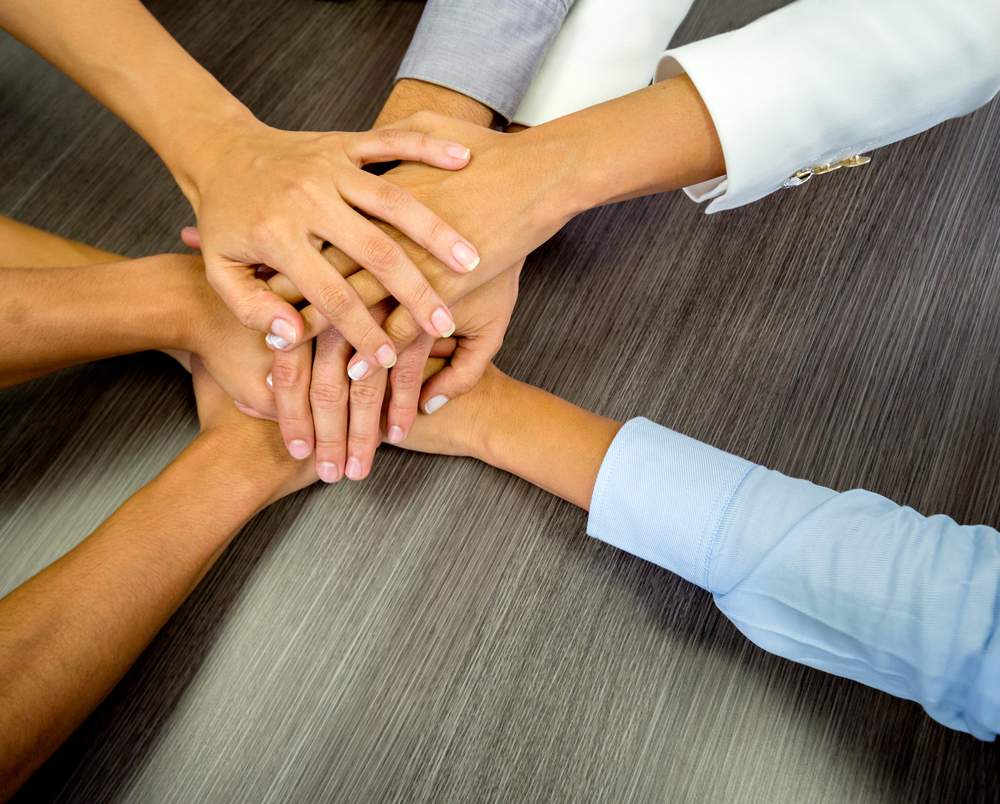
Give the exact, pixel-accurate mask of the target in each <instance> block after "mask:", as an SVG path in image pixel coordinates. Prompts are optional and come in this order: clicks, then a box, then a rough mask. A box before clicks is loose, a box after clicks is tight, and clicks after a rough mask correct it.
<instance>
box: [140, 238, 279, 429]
mask: <svg viewBox="0 0 1000 804" xmlns="http://www.w3.org/2000/svg"><path fill="white" fill-rule="evenodd" d="M159 259H162V260H164V261H165V265H164V269H165V270H176V271H179V272H181V273H182V275H183V277H184V285H185V286H186V287H188V288H189V291H188V294H187V298H185V299H184V300H183V303H182V304H179V305H178V307H179V308H180V309H181V311H182V315H183V317H184V323H183V326H182V331H183V334H182V335H181V343H180V346H181V348H183V349H184V350H185V351H187V352H191V353H193V354H195V355H198V356H199V357H200V358H201V359H202V361H203V363H204V367H205V369H206V371H207V372H208V373H209V374H210V375H211V376H212V379H213V380H214V382H215V383H216V384H218V385H219V386H220V387H221V388H222V389H223V390H224V391H225V393H226V394H228V395H229V397H231V398H232V399H235V400H236V401H238V402H240V403H242V404H244V405H249V406H250V407H252V408H254V409H256V410H260V411H262V412H264V413H268V414H275V413H276V412H277V411H276V408H275V405H274V395H273V394H272V393H271V389H270V388H269V387H268V385H267V376H268V374H269V373H270V371H271V364H272V362H273V358H272V355H273V353H272V352H271V350H270V349H268V348H267V346H266V345H265V344H264V339H263V338H262V337H261V335H260V333H259V332H254V331H253V330H249V329H247V328H246V327H244V326H243V325H242V324H240V322H239V321H237V320H236V319H235V318H234V317H233V315H232V313H231V312H230V311H229V309H228V308H227V307H226V305H225V304H224V303H223V301H222V300H221V299H220V298H219V296H218V294H217V293H216V292H215V291H214V290H213V289H212V288H211V286H210V285H209V284H208V280H207V279H206V278H205V269H204V264H203V263H202V261H201V259H200V258H199V257H193V256H186V255H180V254H165V255H163V256H162V257H160V258H159ZM176 301H177V300H171V302H176Z"/></svg>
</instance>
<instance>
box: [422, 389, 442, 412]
mask: <svg viewBox="0 0 1000 804" xmlns="http://www.w3.org/2000/svg"><path fill="white" fill-rule="evenodd" d="M447 402H448V397H446V396H444V395H440V394H439V395H438V396H435V397H431V398H430V399H428V400H427V404H426V405H424V411H425V412H426V413H427V414H428V415H430V414H431V413H434V412H436V411H438V410H441V408H442V407H444V405H445V404H446V403H447Z"/></svg>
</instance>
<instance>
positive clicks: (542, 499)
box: [0, 0, 1000, 804]
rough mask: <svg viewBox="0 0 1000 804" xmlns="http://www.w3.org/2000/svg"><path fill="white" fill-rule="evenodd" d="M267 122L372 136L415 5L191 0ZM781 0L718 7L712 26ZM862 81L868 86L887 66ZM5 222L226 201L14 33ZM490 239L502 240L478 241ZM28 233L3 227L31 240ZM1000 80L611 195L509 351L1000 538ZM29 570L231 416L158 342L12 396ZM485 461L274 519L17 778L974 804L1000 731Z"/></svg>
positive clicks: (55, 795) (253, 531) (397, 475)
mask: <svg viewBox="0 0 1000 804" xmlns="http://www.w3.org/2000/svg"><path fill="white" fill-rule="evenodd" d="M150 5H151V7H152V10H153V11H154V13H156V14H157V15H158V16H159V17H160V18H161V19H162V20H163V22H164V24H165V25H166V26H167V27H168V28H169V29H170V30H171V31H172V32H173V33H174V34H175V35H176V36H177V37H178V38H179V40H180V41H181V42H182V44H184V45H185V46H186V47H187V48H189V49H190V50H191V52H192V53H193V54H194V55H195V56H196V57H197V58H198V59H199V60H201V61H202V62H203V63H204V64H206V66H207V67H208V68H209V69H210V70H212V72H213V73H214V74H215V75H217V76H218V77H219V78H220V79H221V80H222V82H223V83H224V84H225V85H226V86H227V87H229V88H231V89H232V90H233V91H234V92H235V93H236V94H237V95H238V96H239V97H240V98H241V99H243V100H244V101H245V102H246V103H247V104H248V105H249V106H250V108H251V109H253V110H254V111H255V112H256V113H257V114H258V115H259V116H260V117H261V118H262V119H264V120H265V121H267V122H268V123H271V124H273V125H276V126H281V127H288V128H311V129H354V128H364V127H366V126H368V125H370V123H371V122H372V120H373V119H374V117H375V115H376V113H377V110H378V108H379V106H380V104H381V101H382V100H383V99H384V97H385V96H386V95H387V93H388V91H389V89H390V87H391V85H392V77H393V74H394V72H395V69H396V67H397V65H398V63H399V62H400V60H401V58H402V55H403V53H404V51H405V48H406V46H407V43H408V41H409V38H410V36H411V34H412V31H413V29H414V27H415V25H416V23H417V20H418V18H419V15H420V12H421V8H422V6H421V4H419V3H416V2H389V1H388V0H352V1H351V2H346V3H320V2H314V1H313V0H254V2H249V0H246V1H244V2H238V1H237V0H203V1H202V2H195V1H194V0H182V1H181V2H166V0H156V2H153V3H151V4H150ZM777 5H781V3H780V2H777V3H776V2H773V1H772V2H770V3H760V2H747V3H743V2H737V0H726V1H725V2H707V1H706V2H701V3H699V4H697V6H696V8H695V10H694V12H693V14H692V16H691V17H690V18H689V19H688V21H687V22H686V23H685V26H684V28H683V29H682V31H681V32H680V33H679V34H678V38H679V39H680V40H684V41H687V40H691V39H695V38H700V37H702V36H704V35H706V34H709V33H714V32H718V31H721V30H726V29H728V28H732V27H735V26H737V25H741V24H743V23H745V22H747V21H749V20H751V19H752V18H754V17H755V16H757V15H759V14H760V13H761V12H762V11H765V10H769V9H770V8H772V7H775V6H777ZM861 90H862V91H863V88H861ZM0 120H2V125H0V213H2V214H5V215H9V216H12V217H14V218H17V219H18V220H21V221H24V222H26V223H30V224H33V225H36V226H40V227H43V228H46V229H50V230H53V231H56V232H58V233H59V234H62V235H67V236H69V237H74V238H77V239H80V240H83V241H86V242H89V243H93V244H95V245H98V246H100V247H103V248H106V249H111V250H114V251H119V252H122V253H125V254H128V255H131V256H135V257H138V256H143V255H147V254H152V253H156V252H162V251H172V250H182V249H183V246H181V244H180V241H179V237H178V232H179V230H180V228H181V227H182V226H183V225H185V224H188V223H191V222H192V221H193V218H192V214H191V212H190V209H189V208H188V206H187V204H186V202H185V200H184V198H183V197H182V196H181V194H180V192H179V191H178V190H177V188H176V187H175V186H174V184H173V181H172V180H171V177H170V175H169V174H168V173H167V171H166V169H165V168H164V167H163V165H162V164H161V163H160V162H159V161H158V160H157V158H156V156H155V155H154V154H153V152H152V151H151V150H150V149H149V148H148V147H147V146H146V145H145V144H144V143H143V142H142V141H141V140H140V139H139V138H138V137H136V136H135V135H134V134H133V133H132V132H131V131H130V130H129V129H128V128H126V127H125V126H124V125H123V124H122V123H121V122H119V121H118V120H117V119H116V118H114V117H113V116H112V115H111V114H110V113H109V112H107V111H105V110H103V109H102V108H101V107H100V106H99V105H98V104H97V103H96V102H94V101H93V100H92V99H90V98H89V97H88V96H87V95H86V94H85V93H84V92H83V91H82V90H80V89H79V88H77V87H76V86H75V85H73V84H72V83H71V82H70V81H69V80H68V79H66V78H65V77H64V76H63V75H61V74H60V73H58V72H57V71H56V70H55V69H53V68H52V67H50V66H49V65H47V64H46V63H45V62H43V61H42V60H41V59H39V58H38V57H36V56H34V55H33V54H31V53H30V52H28V51H26V50H25V49H24V48H22V47H21V46H19V45H18V44H16V43H15V42H13V41H12V40H9V39H6V38H5V39H3V40H2V41H0ZM469 234H470V235H473V240H474V233H469ZM0 249H2V245H0ZM998 268H1000V105H998V104H997V103H993V104H991V105H989V106H987V107H986V108H984V109H981V110H980V111H979V112H977V113H975V114H973V115H971V116H969V117H966V118H964V119H961V120H956V121H951V122H949V123H946V124H944V125H942V126H939V127H938V128H936V129H934V130H933V131H931V132H928V133H926V134H924V135H921V136H919V137H915V138H913V139H911V140H908V141H906V142H903V143H900V144H897V145H895V146H892V147H887V148H883V149H881V150H879V151H878V152H877V153H875V155H874V161H873V163H872V164H871V165H870V166H869V167H867V168H865V169H862V170H855V171H840V172H839V173H836V174H832V175H830V176H825V177H822V178H821V179H817V180H815V181H813V182H812V183H811V184H810V185H808V186H806V187H803V188H800V189H798V190H795V191H785V192H781V193H777V194H775V195H773V196H771V197H769V198H767V199H766V200H764V201H761V202H759V203H757V204H754V205H752V206H749V207H745V208H743V209H740V210H736V211H732V212H727V213H723V214H720V215H714V216H705V215H704V214H703V210H702V209H701V208H699V207H698V206H696V205H695V204H693V203H691V202H690V201H689V200H687V199H686V198H684V197H683V196H682V195H681V194H679V193H674V194H668V195H663V196H661V197H656V198H647V199H641V200H637V201H633V202H629V203H624V204H619V205H617V206H615V207H612V208H607V209H601V210H597V211H594V212H591V213H589V214H586V215H583V216H581V217H580V218H578V219H577V220H575V221H574V222H572V223H571V224H570V225H569V226H568V227H567V228H566V229H565V230H564V231H563V232H562V233H560V234H559V235H558V236H556V237H555V238H554V239H553V240H552V241H551V242H550V243H548V244H547V245H546V246H544V247H543V248H541V249H540V250H539V251H538V252H537V253H536V254H534V255H533V256H532V257H531V258H530V259H529V261H528V266H527V268H526V270H525V274H524V278H523V281H522V293H521V300H520V302H519V305H518V309H517V311H516V313H515V316H514V321H513V323H512V325H511V328H510V333H509V336H508V340H507V342H506V345H505V346H504V349H503V351H502V352H501V354H500V356H499V358H498V363H499V365H500V366H501V367H502V368H503V369H504V370H506V371H507V372H509V373H511V374H513V375H514V376H515V377H518V378H520V379H522V380H526V381H528V382H532V383H535V384H537V385H539V386H541V387H543V388H546V389H548V390H550V391H552V392H554V393H556V394H559V395H560V396H563V397H565V398H567V399H570V400H572V401H573V402H575V403H577V404H579V405H582V406H584V407H587V408H589V409H591V410H596V411H599V412H600V413H602V414H605V415H609V416H615V417H619V418H628V417H632V416H639V415H643V416H647V417H649V418H651V419H654V420H656V421H658V422H661V423H663V424H665V425H668V426H670V427H673V428H675V429H677V430H680V431H681V432H684V433H687V434H689V435H691V436H694V437H696V438H699V439H702V440H704V441H708V442H710V443H712V444H715V445H716V446H718V447H721V448H723V449H726V450H729V451H732V452H735V453H737V454H740V455H743V456H745V457H747V458H750V459H752V460H754V461H757V462H760V463H764V464H766V465H768V466H770V467H772V468H775V469H779V470H781V471H783V472H785V473H788V474H791V475H797V476H801V477H807V478H809V479H811V480H813V481H814V482H817V483H821V484H824V485H828V486H831V487H833V488H836V489H847V488H851V487H855V486H863V487H865V488H868V489H871V490H873V491H877V492H879V493H881V494H884V495H886V496H888V497H890V498H892V499H894V500H896V501H898V502H900V503H905V504H908V505H912V506H913V507H915V508H916V509H917V510H919V511H921V512H924V513H928V514H930V513H947V514H950V515H951V516H953V517H954V518H955V519H957V520H958V521H960V522H964V523H979V522H984V523H988V524H992V525H994V526H996V525H1000V492H998V486H997V482H996V477H997V468H998V466H1000V370H998V356H1000V315H998V313H997V311H998V309H1000V271H998ZM0 421H3V422H4V426H3V428H2V432H0V556H2V560H0V592H6V591H8V590H10V589H12V588H13V587H14V586H16V585H17V584H18V583H20V582H22V581H23V580H25V579H26V578H28V577H29V576H31V575H32V574H33V573H35V572H37V571H38V570H39V569H41V568H42V567H43V566H45V565H46V564H48V563H49V562H51V561H53V560H54V559H55V558H57V557H58V556H59V555H61V554H62V553H63V552H65V551H66V550H68V549H69V548H70V547H72V546H73V545H74V544H76V543H77V542H79V541H80V540H81V539H83V538H84V537H85V536H86V535H87V534H88V533H90V531H91V530H92V529H93V528H95V527H96V526H97V525H98V524H99V523H100V522H101V521H102V520H103V519H104V518H105V517H107V516H108V515H109V514H110V513H111V512H112V511H113V510H114V509H115V508H116V507H117V506H118V505H120V504H121V503H122V502H123V501H124V500H125V499H126V498H127V497H128V496H129V495H130V494H131V493H133V492H134V491H135V490H137V489H138V488H139V487H140V486H142V485H143V484H144V483H145V482H147V481H148V480H149V479H150V478H152V477H153V476H154V475H155V474H156V473H157V472H159V471H160V470H161V469H162V468H163V467H164V466H165V465H166V464H167V463H168V462H169V461H170V460H171V458H172V457H173V456H174V455H176V454H177V453H178V451H179V450H181V449H182V447H183V446H184V445H185V444H186V443H187V442H188V441H189V440H190V439H191V438H192V437H193V436H194V434H195V432H196V428H197V423H196V418H195V413H194V406H193V399H192V395H191V393H190V389H189V382H188V379H187V377H186V375H185V374H184V373H183V372H182V371H181V370H180V369H179V368H177V367H176V365H175V364H173V363H172V362H171V361H170V360H168V359H167V358H165V357H163V356H160V355H155V354H147V355H138V356H135V357H130V358H124V359H119V360H112V361H107V362H105V363H102V364H95V365H90V366H83V367H80V368H76V369H72V370H69V371H64V372H61V373H60V374H58V375H56V376H53V377H50V378H47V379H44V380H41V381H38V382H33V383H30V384H29V385H26V386H24V387H21V388H17V389H14V390H10V391H7V392H5V393H3V394H2V395H0ZM585 529H586V515H585V514H584V513H583V512H582V511H580V510H578V509H576V508H574V507H573V506H571V505H568V504H566V503H564V502H562V501H560V500H557V499H555V498H553V497H551V496H549V495H547V494H545V493H543V492H542V491H539V490H538V489H535V488H533V487H531V486H529V485H527V484H526V483H523V482H521V481H520V480H517V479H515V478H512V477H510V476H508V475H505V474H503V473H502V472H499V471H496V470H494V469H492V468H490V467H487V466H484V465H481V464H478V463H475V462H473V461H471V460H452V459H447V458H438V457H429V456H420V455H409V454H405V453H403V452H401V451H399V450H396V449H392V448H385V449H382V450H381V451H380V454H379V455H378V456H377V460H376V465H375V468H374V471H373V474H372V477H371V478H370V479H369V480H367V481H366V482H364V483H359V484H350V483H341V484H339V485H337V486H336V487H333V488H326V487H320V486H317V487H314V488H312V489H309V490H306V491H303V492H301V493H299V494H297V495H295V496H294V497H292V498H289V499H286V500H284V501H283V502H282V503H280V504H278V505H275V506H274V507H273V508H271V509H270V510H268V511H266V512H265V513H263V514H261V515H260V516H259V517H257V518H256V519H255V520H254V521H253V522H251V523H250V524H249V525H248V526H247V527H246V529H245V530H244V532H243V533H242V534H241V535H240V536H239V537H238V538H237V540H236V541H235V542H234V544H233V545H232V546H231V547H230V548H229V550H228V551H227V553H226V554H225V556H224V557H223V559H222V560H221V561H220V562H219V563H218V565H217V566H216V567H215V568H214V569H213V570H212V572H211V573H210V575H209V576H208V577H207V578H206V579H205V580H204V582H203V583H202V584H201V585H200V587H199V588H198V589H197V591H196V592H195V593H194V594H193V595H192V596H191V598H190V599H189V600H188V601H187V603H186V604H185V605H184V606H183V607H182V608H181V610H180V611H179V612H178V613H177V615H176V616H175V617H174V618H173V619H172V620H171V621H170V623H169V624H168V625H167V627H166V628H165V629H164V630H163V632H162V633H161V634H160V635H159V637H157V639H156V640H155V641H154V642H153V644H152V645H151V646H150V647H149V649H148V650H147V651H146V652H145V653H144V654H143V656H142V657H141V658H140V659H139V661H138V662H137V663H136V665H135V666H134V667H133V669H132V670H131V671H130V672H129V674H128V675H127V676H126V678H125V679H124V680H123V681H122V683H121V684H120V685H119V686H118V688H117V689H116V690H115V691H114V692H113V693H112V694H111V696H110V697H109V698H108V700H107V701H106V702H105V703H104V704H103V705H102V706H101V707H100V708H99V709H98V710H97V711H96V712H95V713H94V715H93V716H92V717H91V718H90V719H89V720H88V721H87V722H86V724H85V725H84V726H83V727H82V728H81V729H80V730H79V731H78V732H77V734H76V735H75V736H74V737H73V738H72V739H71V740H70V741H69V742H68V743H67V744H66V745H65V746H64V747H63V749H62V750H60V751H59V752H58V753H57V754H56V755H55V756H54V757H53V758H52V759H51V760H50V761H49V762H48V763H47V764H46V765H45V766H44V767H43V768H42V769H41V770H40V771H39V772H38V773H37V774H36V775H35V777H34V778H33V779H32V780H31V782H29V784H28V785H27V786H26V787H25V788H24V789H23V790H22V792H21V794H20V795H19V797H18V798H19V800H20V801H32V802H34V801H73V802H82V801H130V802H168V801H169V802H202V801H211V802H229V801H233V802H235V801H253V802H271V801H291V802H325V801H351V802H354V801H357V802H367V801H409V800H420V801H435V802H471V801H512V802H513V801H516V802H520V801H539V802H550V801H560V802H581V801H608V802H623V801H671V802H707V801H712V802H817V801H824V802H825V801H829V802H836V803H837V804H845V802H906V803H907V804H909V803H910V802H917V801H920V802H926V801H940V802H975V801H995V800H998V798H1000V781H998V764H1000V753H998V749H997V748H996V747H995V746H994V745H992V744H984V743H980V742H978V741H976V740H975V739H973V738H972V737H969V736H968V735H964V734H959V733H956V732H952V731H949V730H947V729H945V728H943V727H941V726H939V725H937V724H936V723H934V722H933V721H932V720H930V718H928V717H927V716H926V715H925V714H924V713H923V710H921V709H920V707H918V706H917V705H916V704H913V703H910V702H905V701H900V700H897V699H894V698H891V697H889V696H887V695H884V694H881V693H878V692H874V691H872V690H869V689H866V688H864V687H862V686H860V685H858V684H855V683H852V682H849V681H845V680H842V679H838V678H833V677H830V676H827V675H824V674H822V673H819V672H816V671H813V670H810V669H807V668H804V667H801V666H798V665H795V664H792V663H790V662H787V661H784V660H781V659H778V658H775V657H772V656H769V655H767V654H765V653H764V652H763V651H761V650H759V649H757V648H755V647H754V646H753V645H751V644H750V643H749V642H748V641H747V640H746V639H744V638H743V637H742V635H740V634H739V633H738V632H737V631H736V629H735V628H734V627H733V626H731V625H730V624H729V623H728V621H727V620H726V619H725V618H724V617H722V616H721V615H720V614H719V613H718V612H717V610H716V609H715V607H714V605H713V603H712V600H711V597H710V595H708V594H707V593H705V592H703V591H701V590H699V589H697V588H695V587H693V586H691V585H689V584H688V583H686V582H684V581H681V580H679V579H678V578H677V577H675V576H673V575H671V574H670V573H668V572H666V571H664V570H661V569H659V568H657V567H655V566H653V565H651V564H648V563H646V562H644V561H641V560H639V559H635V558H632V557H630V556H628V555H626V554H623V553H621V552H619V551H618V550H615V549H613V548H610V547H608V546H605V545H603V544H601V543H599V542H597V541H594V540H592V539H589V538H588V537H587V535H586V532H585Z"/></svg>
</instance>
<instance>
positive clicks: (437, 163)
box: [345, 121, 471, 170]
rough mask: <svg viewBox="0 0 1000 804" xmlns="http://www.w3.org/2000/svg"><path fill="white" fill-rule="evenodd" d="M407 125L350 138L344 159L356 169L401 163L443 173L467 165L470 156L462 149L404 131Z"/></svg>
mask: <svg viewBox="0 0 1000 804" xmlns="http://www.w3.org/2000/svg"><path fill="white" fill-rule="evenodd" d="M409 125H412V121H410V122H408V123H406V124H405V125H404V127H403V128H397V127H396V126H395V125H393V126H392V127H388V128H377V129H374V130H372V131H364V132H360V133H358V134H354V135H352V136H350V138H349V139H347V141H346V143H345V150H346V151H347V155H348V157H350V158H351V159H352V160H353V161H354V162H355V164H357V165H369V164H373V163H376V162H391V161H393V160H395V159H404V160H407V161H410V162H423V163H425V164H427V165H433V166H434V167H439V168H444V169H445V170H459V169H461V168H463V167H465V166H466V165H467V164H469V158H470V156H471V153H470V151H469V149H468V148H466V147H465V146H464V145H459V144H458V143H457V142H450V141H449V140H442V139H439V138H438V137H434V136H432V135H430V134H425V133H423V132H421V131H407V130H404V128H405V127H406V126H409Z"/></svg>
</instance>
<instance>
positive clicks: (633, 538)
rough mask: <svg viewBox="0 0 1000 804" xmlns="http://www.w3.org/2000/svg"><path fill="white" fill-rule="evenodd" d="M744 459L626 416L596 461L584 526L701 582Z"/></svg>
mask: <svg viewBox="0 0 1000 804" xmlns="http://www.w3.org/2000/svg"><path fill="white" fill-rule="evenodd" d="M755 466H756V465H755V464H753V463H751V462H750V461H747V460H744V459H743V458H738V457H736V456H735V455H730V454H729V453H726V452H723V451H721V450H718V449H715V447H710V446H709V445H708V444H703V443H701V442H700V441H695V440H694V439H692V438H688V437H687V436H684V435H681V434H680V433H675V432H674V431H673V430H668V429H667V428H665V427H660V426H659V425H657V424H654V423H653V422H651V421H649V420H647V419H633V420H632V421H630V422H628V423H627V424H626V425H625V426H624V427H623V428H622V429H621V430H620V431H619V432H618V435H617V436H616V437H615V440H614V441H613V442H612V444H611V447H610V448H609V449H608V453H607V455H605V457H604V461H603V463H602V464H601V469H600V472H599V473H598V476H597V484H596V486H595V487H594V495H593V498H592V500H591V506H590V518H589V520H588V523H587V533H588V534H590V535H591V536H593V537H594V538H597V539H600V540H601V541H603V542H607V543H608V544H611V545H614V546H615V547H618V548H620V549H621V550H625V551H626V552H628V553H632V554H633V555H636V556H639V557H640V558H644V559H646V560H647V561H652V562H653V563H654V564H659V565H660V566H661V567H665V568H666V569H668V570H670V571H671V572H675V573H677V574H678V575H680V576H682V577H684V578H686V579H687V580H689V581H691V582H692V583H695V584H697V585H698V586H701V587H703V588H706V589H707V588H708V570H709V559H710V557H711V555H712V548H713V544H714V541H715V538H716V535H717V534H718V531H719V526H720V523H721V522H722V519H723V516H724V514H725V512H726V510H727V509H728V507H729V503H730V501H731V500H732V498H733V494H734V493H735V492H736V489H737V488H739V486H740V483H742V482H743V479H744V478H745V477H746V476H747V474H748V473H749V472H750V471H751V470H752V469H754V468H755Z"/></svg>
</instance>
